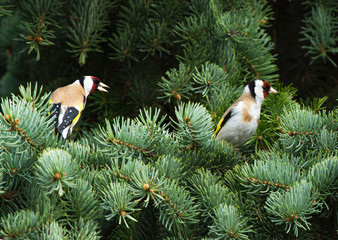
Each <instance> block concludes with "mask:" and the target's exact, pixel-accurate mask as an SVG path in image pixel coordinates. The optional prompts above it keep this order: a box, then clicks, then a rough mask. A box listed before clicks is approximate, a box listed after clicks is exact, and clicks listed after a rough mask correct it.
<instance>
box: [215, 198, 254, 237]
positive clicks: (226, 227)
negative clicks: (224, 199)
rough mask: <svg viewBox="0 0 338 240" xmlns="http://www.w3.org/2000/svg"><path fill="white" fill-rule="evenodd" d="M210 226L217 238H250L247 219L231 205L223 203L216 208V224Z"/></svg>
mask: <svg viewBox="0 0 338 240" xmlns="http://www.w3.org/2000/svg"><path fill="white" fill-rule="evenodd" d="M210 228H211V230H210V233H211V234H215V239H249V238H248V236H247V235H246V233H247V232H250V229H248V228H247V227H246V220H245V219H243V217H242V216H241V215H240V213H239V212H238V210H237V209H236V208H235V207H233V206H231V205H227V204H221V205H220V207H219V208H218V209H216V210H215V217H214V224H213V225H211V226H210Z"/></svg>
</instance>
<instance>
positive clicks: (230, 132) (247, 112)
mask: <svg viewBox="0 0 338 240" xmlns="http://www.w3.org/2000/svg"><path fill="white" fill-rule="evenodd" d="M270 93H278V92H277V91H276V90H275V89H273V88H272V87H271V86H270V84H269V83H268V82H267V81H263V80H260V79H256V80H252V81H251V82H249V84H248V85H246V86H245V89H244V92H243V94H242V95H241V96H240V98H239V99H238V100H237V101H236V102H235V103H233V104H232V105H231V106H230V107H229V108H228V109H227V110H226V112H225V113H224V115H223V117H222V118H221V120H220V121H219V123H218V125H217V128H216V130H215V133H214V135H215V136H216V138H217V139H219V140H223V141H227V142H229V143H231V144H232V145H233V146H234V147H235V148H239V147H241V146H242V145H244V144H245V143H246V142H247V141H248V140H249V139H250V138H251V136H252V135H253V134H254V133H255V132H256V129H257V126H258V122H259V118H260V113H261V106H262V103H263V101H264V99H265V98H266V97H267V96H268V95H269V94H270Z"/></svg>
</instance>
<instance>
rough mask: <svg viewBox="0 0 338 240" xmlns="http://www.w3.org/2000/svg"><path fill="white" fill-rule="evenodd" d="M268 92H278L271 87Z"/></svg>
mask: <svg viewBox="0 0 338 240" xmlns="http://www.w3.org/2000/svg"><path fill="white" fill-rule="evenodd" d="M269 93H278V92H277V91H276V90H275V89H273V88H272V87H271V88H270V91H269Z"/></svg>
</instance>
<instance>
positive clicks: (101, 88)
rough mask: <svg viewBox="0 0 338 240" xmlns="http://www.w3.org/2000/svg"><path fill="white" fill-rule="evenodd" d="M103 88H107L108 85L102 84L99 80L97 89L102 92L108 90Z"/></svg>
mask: <svg viewBox="0 0 338 240" xmlns="http://www.w3.org/2000/svg"><path fill="white" fill-rule="evenodd" d="M104 88H109V86H108V85H106V84H104V83H103V82H100V83H99V86H98V87H97V89H98V90H99V91H102V92H108V90H106V89H104Z"/></svg>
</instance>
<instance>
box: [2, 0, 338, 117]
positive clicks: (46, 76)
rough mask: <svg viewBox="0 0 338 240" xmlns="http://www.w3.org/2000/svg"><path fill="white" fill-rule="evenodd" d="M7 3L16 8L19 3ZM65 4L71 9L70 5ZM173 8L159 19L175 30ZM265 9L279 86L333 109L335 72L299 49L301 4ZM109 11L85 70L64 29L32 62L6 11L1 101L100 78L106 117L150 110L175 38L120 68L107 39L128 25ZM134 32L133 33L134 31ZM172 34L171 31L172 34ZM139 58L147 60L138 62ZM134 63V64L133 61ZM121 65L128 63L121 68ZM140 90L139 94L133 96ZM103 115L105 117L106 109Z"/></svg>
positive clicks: (304, 8) (17, 18)
mask: <svg viewBox="0 0 338 240" xmlns="http://www.w3.org/2000/svg"><path fill="white" fill-rule="evenodd" d="M11 2H12V3H14V4H20V1H11ZM65 2H66V3H65V4H70V6H71V1H68V2H67V1H65ZM172 4H173V5H174V4H177V7H176V11H173V12H171V13H161V12H159V13H158V14H159V15H160V14H164V16H166V17H165V18H166V19H167V20H168V24H169V26H170V24H174V23H173V21H174V19H175V18H180V16H182V17H183V16H185V15H186V13H185V12H184V11H185V10H184V9H185V8H186V6H185V5H186V4H187V2H185V1H183V2H181V1H173V2H172ZM270 4H271V6H272V8H273V12H274V15H273V18H274V20H272V21H271V24H269V25H267V26H266V27H265V28H266V29H267V30H268V31H269V32H270V33H271V36H272V40H273V42H274V43H275V50H274V51H275V52H276V53H277V54H278V57H277V62H276V63H277V65H278V73H279V75H280V77H279V80H280V82H282V83H284V84H286V85H288V84H291V83H292V84H293V86H295V87H296V88H297V90H298V91H297V95H298V97H299V98H304V99H306V98H314V97H324V96H328V97H329V100H328V101H327V103H326V106H327V107H329V108H330V109H332V108H333V107H334V105H335V100H336V98H337V85H338V84H337V83H338V80H337V68H336V67H335V66H334V65H333V64H332V63H331V62H329V61H323V60H322V59H319V60H317V61H315V62H314V63H312V64H310V62H311V58H310V56H305V55H306V50H305V49H302V48H301V46H302V45H304V41H303V42H302V41H300V39H301V38H302V37H303V36H302V35H301V33H300V32H301V27H302V26H304V23H303V22H302V20H303V19H304V18H305V16H307V14H309V11H310V8H309V6H308V5H306V4H304V1H282V0H277V1H270ZM110 8H111V9H110V14H109V15H108V16H107V18H109V21H110V22H111V24H110V25H104V28H105V31H102V32H101V33H100V34H101V37H102V38H105V39H103V40H102V41H99V42H98V43H97V44H98V45H99V48H100V49H101V50H102V51H100V52H95V51H88V53H87V54H88V57H87V59H86V61H85V64H79V63H78V62H77V61H76V60H77V59H75V58H73V57H72V53H71V52H69V49H71V48H70V47H69V46H70V45H69V44H70V43H72V42H76V41H77V39H74V38H75V36H76V35H72V34H71V32H70V31H69V29H65V28H59V27H57V26H54V25H53V23H51V27H50V28H51V29H52V30H53V31H54V35H55V36H56V37H55V38H50V39H49V40H50V41H51V42H52V44H53V45H49V46H46V47H45V46H41V47H40V48H39V52H40V60H39V61H35V58H36V56H35V53H34V51H32V52H31V54H29V55H28V54H27V51H23V50H24V49H25V48H27V46H26V44H25V41H26V40H27V39H24V37H26V38H27V37H28V36H31V35H29V33H27V32H26V33H25V29H24V28H23V27H22V26H21V25H20V22H21V21H22V20H25V17H26V16H25V15H23V14H19V13H18V12H16V11H13V8H11V7H9V8H8V9H9V10H8V11H13V12H12V13H13V15H12V16H6V15H5V16H3V17H1V31H0V39H1V41H0V49H1V52H0V66H1V67H0V75H1V79H0V86H1V87H0V96H9V95H10V93H17V89H18V85H19V84H25V83H26V82H34V81H37V82H39V83H40V84H43V85H44V86H45V90H48V91H52V90H54V89H55V88H56V87H58V86H61V85H63V84H68V83H70V82H72V81H73V80H75V79H76V78H77V77H79V76H81V75H87V74H89V75H95V76H97V77H99V78H100V79H102V80H103V81H104V82H106V83H107V84H108V85H110V86H112V94H111V95H110V96H109V98H113V99H114V101H113V104H110V105H109V106H105V107H106V108H107V107H109V108H110V110H109V112H116V115H119V114H120V113H118V111H124V114H126V115H133V114H135V113H137V111H135V109H137V108H138V107H140V104H143V105H153V104H154V102H156V101H157V99H156V93H154V90H153V89H151V86H152V85H151V84H150V85H148V84H147V83H153V87H156V85H154V82H156V81H158V79H160V77H161V76H163V75H164V73H165V72H166V71H167V70H169V69H170V68H172V67H176V66H177V64H178V61H177V58H176V56H175V55H176V54H182V51H183V49H182V47H180V45H179V44H178V43H177V42H175V38H176V37H175V36H174V34H173V33H168V32H164V33H162V34H163V35H166V36H165V37H164V38H167V39H165V40H170V44H168V42H164V43H162V44H163V45H162V46H161V47H162V48H163V49H161V48H157V50H156V51H154V50H151V48H149V46H147V45H144V46H143V49H132V48H131V49H128V52H126V53H125V55H126V59H127V61H124V62H122V61H123V60H126V59H121V56H118V55H117V54H116V53H115V52H114V51H115V50H114V48H118V47H119V46H112V47H110V46H111V44H112V43H109V41H110V40H109V39H110V38H112V37H113V38H114V36H112V35H113V34H114V32H118V31H119V30H118V29H119V25H123V23H122V22H121V21H123V19H125V20H126V21H127V16H124V15H123V14H124V12H123V7H121V5H119V4H117V1H115V2H113V4H112V5H111V6H110ZM63 10H65V12H62V13H55V16H52V19H54V20H56V19H59V18H62V19H63V20H62V22H68V23H66V24H68V25H70V26H71V24H72V22H71V20H72V19H73V18H75V17H71V18H67V17H66V16H69V15H70V16H73V15H74V14H73V12H71V11H72V8H63ZM155 10H156V11H157V10H158V11H160V9H153V11H155ZM135 11H137V9H136V10H135ZM141 14H145V13H141ZM150 14H151V13H150ZM174 17H175V18H174ZM170 21H171V22H170ZM63 24H64V23H63ZM135 26H136V27H137V25H135ZM171 29H172V30H171V31H174V29H173V28H171ZM20 35H21V37H20ZM44 41H45V39H44ZM107 42H108V44H107ZM94 44H96V43H94ZM158 44H161V43H158ZM121 47H122V44H121ZM133 51H134V52H133ZM151 51H153V52H151ZM136 52H137V54H138V55H137V57H136V58H135V56H133V55H135V54H136ZM328 55H329V56H330V57H331V58H332V59H333V61H335V60H336V59H335V55H333V54H332V53H328ZM142 56H143V57H146V59H145V60H142V58H143V57H142ZM128 57H129V59H130V60H128ZM133 58H134V60H135V59H138V61H133ZM140 60H141V61H140ZM126 62H128V63H127V64H126ZM130 69H132V71H130ZM149 73H151V75H150V74H149ZM142 74H146V75H142ZM140 79H142V81H141V80H140ZM140 87H141V88H142V89H143V91H136V90H135V89H140ZM150 96H151V97H150ZM95 98H98V99H97V100H98V101H99V100H101V96H100V97H99V96H95ZM103 98H105V97H103ZM122 102H123V103H122ZM101 110H102V109H101ZM91 111H94V109H92V110H91ZM102 111H104V112H105V116H107V114H108V111H107V109H106V110H102ZM87 112H89V111H87ZM96 116H102V115H101V114H100V115H96V114H95V116H94V114H91V116H89V117H92V118H93V119H92V121H94V120H95V118H96ZM87 117H88V116H87Z"/></svg>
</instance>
